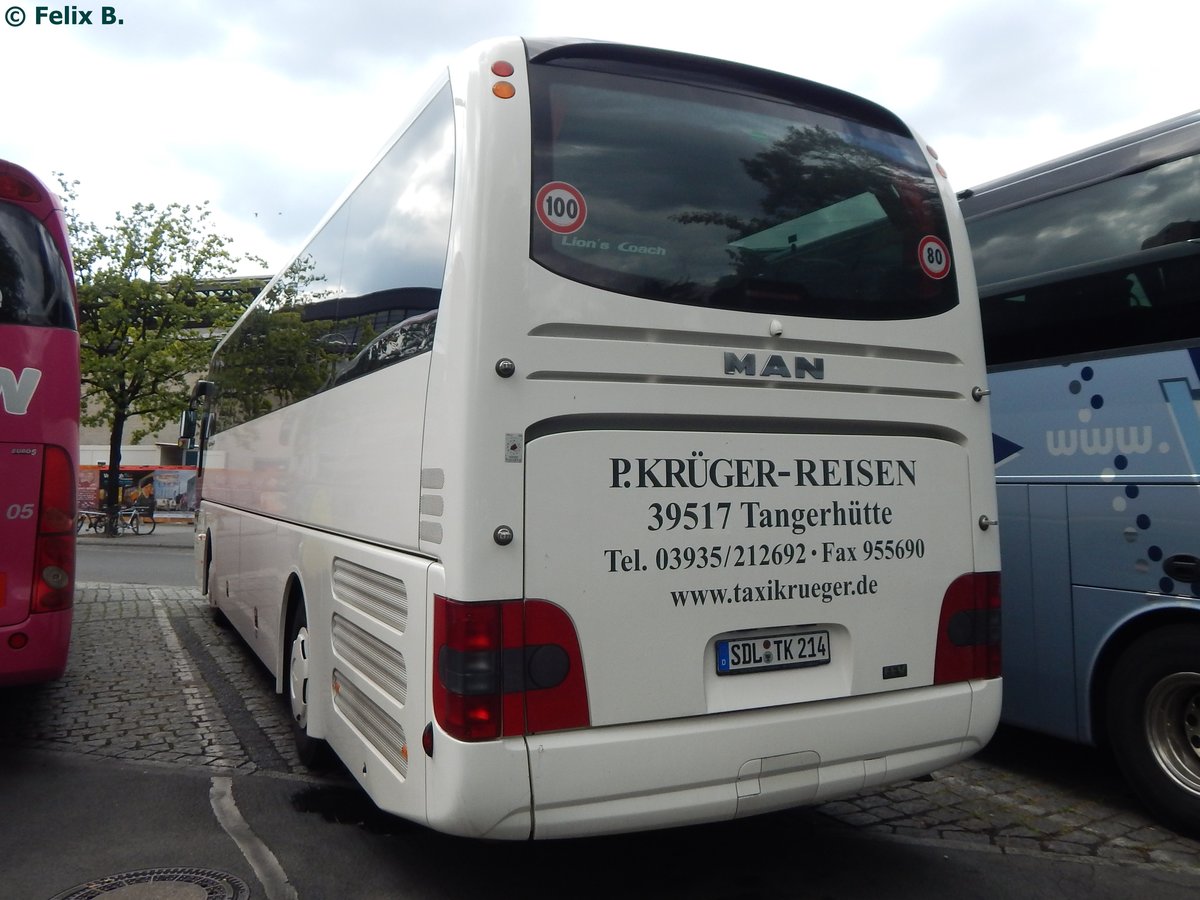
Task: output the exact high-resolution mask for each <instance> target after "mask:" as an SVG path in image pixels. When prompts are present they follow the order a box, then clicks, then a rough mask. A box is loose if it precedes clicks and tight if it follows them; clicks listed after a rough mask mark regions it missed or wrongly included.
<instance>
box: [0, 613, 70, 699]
mask: <svg viewBox="0 0 1200 900" xmlns="http://www.w3.org/2000/svg"><path fill="white" fill-rule="evenodd" d="M71 617H72V611H71V610H69V609H64V610H61V611H59V612H48V613H38V614H36V615H32V616H30V617H29V618H27V619H26V620H25V621H24V622H18V623H17V624H16V625H5V626H4V627H2V628H0V685H9V684H33V683H36V682H41V681H54V680H55V679H57V678H61V677H62V674H63V672H65V671H66V668H67V650H68V648H69V647H70V644H71ZM18 635H24V638H25V642H24V646H23V647H21V648H20V649H13V641H14V640H16V641H20V640H21V639H20V638H19V637H18Z"/></svg>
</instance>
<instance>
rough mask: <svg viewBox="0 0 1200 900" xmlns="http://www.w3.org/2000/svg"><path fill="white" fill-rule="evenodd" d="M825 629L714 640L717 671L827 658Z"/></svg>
mask: <svg viewBox="0 0 1200 900" xmlns="http://www.w3.org/2000/svg"><path fill="white" fill-rule="evenodd" d="M829 659H830V657H829V632H828V631H796V632H789V633H788V634H773V635H771V636H770V637H756V638H736V639H733V640H722V641H717V674H718V675H742V674H745V673H746V672H763V671H766V670H768V669H798V668H801V667H803V666H823V665H825V664H826V663H828V662H829Z"/></svg>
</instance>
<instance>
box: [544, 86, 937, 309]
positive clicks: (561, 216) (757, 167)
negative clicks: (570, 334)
mask: <svg viewBox="0 0 1200 900" xmlns="http://www.w3.org/2000/svg"><path fill="white" fill-rule="evenodd" d="M532 69H533V71H532V72H531V82H532V87H533V111H534V183H533V187H532V190H533V196H532V198H531V199H532V203H533V210H532V216H531V235H532V238H531V255H532V257H533V259H534V260H536V261H537V262H538V263H540V264H541V265H543V266H545V267H546V268H548V269H550V270H551V271H553V272H555V273H557V274H560V275H563V276H565V277H568V278H571V279H573V280H576V281H579V282H582V283H585V284H588V285H592V286H595V287H599V288H603V289H605V290H609V291H614V292H617V293H622V294H627V295H632V296H637V297H645V298H648V299H653V300H660V301H666V302H671V303H685V304H692V305H699V306H709V307H719V308H725V309H735V310H745V311H752V312H766V313H771V314H784V315H797V316H816V317H822V318H844V319H904V318H918V317H924V316H930V315H936V314H938V313H941V312H944V311H946V310H948V309H950V308H952V307H953V306H955V305H956V304H957V302H958V293H957V285H956V279H955V278H954V277H953V274H952V273H951V267H952V260H951V259H950V258H949V250H948V248H949V246H950V240H949V229H948V226H947V223H946V216H945V210H944V208H943V205H942V202H941V198H940V195H939V193H938V190H937V186H936V183H935V181H934V177H933V174H932V173H931V172H930V170H929V165H928V163H927V162H926V159H925V157H924V155H923V154H922V152H921V150H920V148H919V147H918V145H917V143H916V141H915V140H914V139H913V138H912V137H911V136H909V135H906V134H898V133H895V132H892V131H888V130H884V129H881V128H878V127H874V126H872V125H867V124H863V123H862V122H859V121H853V120H851V119H848V118H847V119H843V118H839V117H838V116H836V115H833V114H831V113H829V112H823V111H817V110H814V109H811V108H808V107H806V106H804V105H803V104H802V102H801V101H802V99H803V98H795V99H794V100H793V99H792V98H789V99H788V100H787V101H785V100H779V99H773V98H771V97H765V96H763V95H762V94H761V93H756V92H754V91H752V90H750V89H747V90H746V92H744V93H742V92H739V91H738V90H736V89H734V88H735V87H736V86H734V87H731V86H729V85H722V86H721V87H720V88H716V87H711V86H705V85H700V84H689V83H687V81H686V78H684V77H682V76H681V78H680V80H672V79H671V78H646V77H633V76H630V75H625V74H616V73H612V72H604V71H599V70H595V69H592V70H589V69H581V68H572V67H556V66H546V65H543V66H539V65H534V66H533V67H532ZM923 254H930V257H931V258H930V260H929V261H923V260H922V255H923Z"/></svg>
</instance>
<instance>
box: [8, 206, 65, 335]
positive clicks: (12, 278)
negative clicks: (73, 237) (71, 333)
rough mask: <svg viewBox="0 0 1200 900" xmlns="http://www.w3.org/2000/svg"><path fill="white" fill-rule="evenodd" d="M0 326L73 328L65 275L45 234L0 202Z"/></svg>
mask: <svg viewBox="0 0 1200 900" xmlns="http://www.w3.org/2000/svg"><path fill="white" fill-rule="evenodd" d="M0 324H2V325H52V326H58V327H62V328H74V327H75V306H74V302H73V301H72V295H71V285H70V276H68V274H67V270H66V267H65V266H64V265H63V262H62V258H61V257H60V256H59V255H58V251H57V249H56V248H55V246H54V240H53V239H52V238H51V237H50V234H49V233H48V232H47V231H46V229H45V228H44V227H43V226H42V224H41V223H40V222H38V221H37V219H35V218H34V217H33V216H31V215H30V214H29V213H27V212H26V211H25V210H23V209H19V208H18V207H15V206H10V205H8V204H6V203H0Z"/></svg>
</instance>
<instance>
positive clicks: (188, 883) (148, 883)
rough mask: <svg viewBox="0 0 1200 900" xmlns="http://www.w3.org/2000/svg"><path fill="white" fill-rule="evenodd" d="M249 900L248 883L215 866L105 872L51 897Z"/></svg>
mask: <svg viewBox="0 0 1200 900" xmlns="http://www.w3.org/2000/svg"><path fill="white" fill-rule="evenodd" d="M93 897H99V898H102V900H248V898H249V897H250V888H248V887H247V886H246V882H244V881H242V879H240V878H238V877H236V876H234V875H227V874H226V873H224V872H218V871H216V870H215V869H189V868H172V869H138V870H137V871H136V872H124V873H122V874H120V875H106V876H105V877H103V878H97V879H96V880H95V881H89V882H88V883H87V884H81V885H79V886H78V887H73V888H69V889H67V890H65V891H63V892H62V893H61V894H55V895H54V896H53V897H51V898H50V900H91V898H93Z"/></svg>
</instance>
